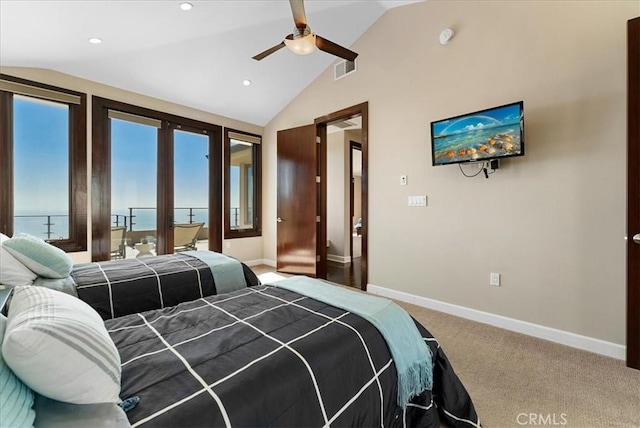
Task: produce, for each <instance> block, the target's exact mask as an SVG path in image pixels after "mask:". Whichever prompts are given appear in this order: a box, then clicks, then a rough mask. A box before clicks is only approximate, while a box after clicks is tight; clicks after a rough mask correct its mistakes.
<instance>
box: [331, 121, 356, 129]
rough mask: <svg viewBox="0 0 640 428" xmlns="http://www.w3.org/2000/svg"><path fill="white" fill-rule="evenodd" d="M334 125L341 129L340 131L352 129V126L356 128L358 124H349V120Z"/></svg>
mask: <svg viewBox="0 0 640 428" xmlns="http://www.w3.org/2000/svg"><path fill="white" fill-rule="evenodd" d="M332 125H334V126H336V127H338V128H340V129H347V128H351V127H352V126H356V124H355V123H354V122H349V121H348V120H345V121H342V122H336V123H332Z"/></svg>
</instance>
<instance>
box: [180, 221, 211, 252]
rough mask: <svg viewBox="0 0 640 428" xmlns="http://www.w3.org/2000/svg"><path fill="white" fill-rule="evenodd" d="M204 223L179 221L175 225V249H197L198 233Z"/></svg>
mask: <svg viewBox="0 0 640 428" xmlns="http://www.w3.org/2000/svg"><path fill="white" fill-rule="evenodd" d="M203 226H204V223H177V224H174V225H173V251H174V252H176V253H177V252H180V251H188V250H194V251H195V250H197V249H198V248H197V247H196V243H197V242H198V234H199V233H200V231H201V230H202V227H203Z"/></svg>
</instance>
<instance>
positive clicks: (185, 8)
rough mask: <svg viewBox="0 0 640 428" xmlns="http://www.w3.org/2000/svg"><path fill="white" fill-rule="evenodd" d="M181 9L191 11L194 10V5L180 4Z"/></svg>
mask: <svg viewBox="0 0 640 428" xmlns="http://www.w3.org/2000/svg"><path fill="white" fill-rule="evenodd" d="M180 9H182V10H184V11H188V10H191V9H193V4H191V3H187V2H182V3H180Z"/></svg>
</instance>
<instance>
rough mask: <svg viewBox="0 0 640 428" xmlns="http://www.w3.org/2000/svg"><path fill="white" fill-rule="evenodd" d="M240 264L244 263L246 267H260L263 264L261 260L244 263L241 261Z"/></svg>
mask: <svg viewBox="0 0 640 428" xmlns="http://www.w3.org/2000/svg"><path fill="white" fill-rule="evenodd" d="M242 263H244V264H245V265H247V266H260V265H263V264H265V263H264V260H263V259H255V260H246V261H243V262H242Z"/></svg>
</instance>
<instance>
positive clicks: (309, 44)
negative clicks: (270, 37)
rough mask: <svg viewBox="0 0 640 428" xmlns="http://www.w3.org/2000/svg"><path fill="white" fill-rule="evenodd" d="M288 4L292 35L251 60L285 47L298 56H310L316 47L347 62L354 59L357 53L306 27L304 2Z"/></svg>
mask: <svg viewBox="0 0 640 428" xmlns="http://www.w3.org/2000/svg"><path fill="white" fill-rule="evenodd" d="M289 4H290V5H291V12H292V13H293V21H294V22H295V24H296V27H295V30H294V32H293V34H289V35H288V36H286V37H285V38H284V40H283V41H282V42H280V43H279V44H277V45H275V46H274V47H272V48H269V49H267V50H266V51H264V52H261V53H259V54H258V55H256V56H254V57H253V59H255V60H256V61H260V60H261V59H264V58H265V57H267V56H269V55H271V54H272V53H274V52H277V51H279V50H280V49H282V48H283V47H285V46H286V47H288V48H289V50H291V51H292V52H293V53H296V54H298V55H307V54H310V53H311V52H313V51H314V50H315V48H316V47H317V48H318V49H320V50H321V51H325V52H327V53H330V54H331V55H335V56H337V57H340V58H344V59H346V60H347V61H354V60H355V59H356V57H357V56H358V54H357V53H355V52H353V51H351V50H349V49H347V48H345V47H342V46H340V45H338V44H336V43H333V42H332V41H330V40H327V39H325V38H324V37H320V36H319V35H317V34H314V33H312V32H311V27H309V26H308V25H307V17H306V15H305V13H304V0H289Z"/></svg>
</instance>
